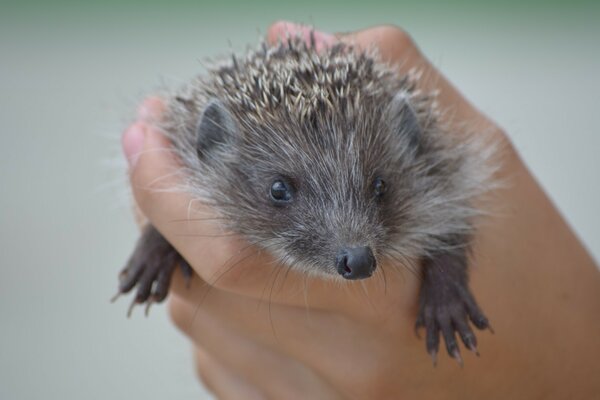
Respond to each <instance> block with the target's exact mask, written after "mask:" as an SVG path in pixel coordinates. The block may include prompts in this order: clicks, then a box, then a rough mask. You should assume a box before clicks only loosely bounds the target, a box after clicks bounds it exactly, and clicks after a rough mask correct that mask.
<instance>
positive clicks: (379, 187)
mask: <svg viewBox="0 0 600 400" xmlns="http://www.w3.org/2000/svg"><path fill="white" fill-rule="evenodd" d="M373 189H374V190H375V196H377V197H381V196H383V195H384V194H385V192H386V190H387V186H386V184H385V181H384V180H383V179H381V178H379V177H377V178H375V181H374V182H373Z"/></svg>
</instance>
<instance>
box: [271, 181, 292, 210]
mask: <svg viewBox="0 0 600 400" xmlns="http://www.w3.org/2000/svg"><path fill="white" fill-rule="evenodd" d="M271 199H272V200H273V201H274V202H275V203H276V204H278V203H288V202H290V201H291V200H292V189H291V187H290V185H288V184H287V183H286V182H284V181H282V180H280V179H278V180H276V181H275V182H273V183H272V184H271Z"/></svg>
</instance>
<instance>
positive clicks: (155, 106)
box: [137, 97, 164, 121]
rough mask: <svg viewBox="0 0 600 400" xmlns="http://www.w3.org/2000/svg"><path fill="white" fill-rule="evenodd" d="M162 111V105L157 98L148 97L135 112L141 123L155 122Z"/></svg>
mask: <svg viewBox="0 0 600 400" xmlns="http://www.w3.org/2000/svg"><path fill="white" fill-rule="evenodd" d="M163 110H164V103H163V101H162V100H161V99H160V98H159V97H148V98H147V99H146V100H144V102H143V103H142V104H141V105H140V107H139V108H138V111H137V115H138V118H139V119H141V120H142V121H155V120H157V119H158V118H159V117H160V114H161V113H162V111H163Z"/></svg>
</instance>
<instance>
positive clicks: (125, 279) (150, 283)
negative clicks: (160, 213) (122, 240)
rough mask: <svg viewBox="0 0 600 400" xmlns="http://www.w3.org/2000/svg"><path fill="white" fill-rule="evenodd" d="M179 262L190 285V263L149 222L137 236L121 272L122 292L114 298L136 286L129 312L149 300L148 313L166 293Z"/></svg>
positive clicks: (128, 313)
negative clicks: (130, 254)
mask: <svg viewBox="0 0 600 400" xmlns="http://www.w3.org/2000/svg"><path fill="white" fill-rule="evenodd" d="M177 264H179V265H180V267H181V269H182V272H183V275H184V277H185V279H186V282H188V285H189V281H190V279H191V277H192V269H191V267H190V266H189V264H188V263H187V262H186V261H185V260H183V258H182V257H181V256H180V255H179V253H177V250H175V249H174V248H173V246H171V245H170V244H169V243H168V242H167V241H166V240H165V239H164V238H163V237H162V235H161V234H160V233H159V232H158V231H157V230H156V229H154V227H152V226H150V225H149V226H148V227H147V228H146V229H145V230H144V232H143V234H142V236H141V237H140V239H139V240H138V243H137V245H136V248H135V251H134V252H133V254H132V256H131V257H130V259H129V262H128V264H127V267H125V268H124V269H123V270H122V271H121V273H120V275H119V292H118V293H117V295H115V296H114V297H113V299H112V301H114V300H116V299H117V298H118V297H119V295H120V294H122V293H128V292H129V291H130V290H132V289H133V288H134V287H136V288H137V291H136V293H135V296H134V298H133V301H132V303H131V304H130V306H129V309H128V311H127V316H128V317H129V316H131V314H132V312H133V309H134V307H135V306H136V304H143V303H146V308H145V314H146V315H148V312H149V310H150V306H151V305H152V303H159V302H161V301H163V300H164V299H165V298H166V297H167V294H168V292H169V286H170V283H171V277H172V275H173V270H174V269H175V267H176V266H177Z"/></svg>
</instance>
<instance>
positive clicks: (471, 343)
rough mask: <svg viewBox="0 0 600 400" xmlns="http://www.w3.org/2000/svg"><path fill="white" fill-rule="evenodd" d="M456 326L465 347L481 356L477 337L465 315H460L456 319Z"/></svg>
mask: <svg viewBox="0 0 600 400" xmlns="http://www.w3.org/2000/svg"><path fill="white" fill-rule="evenodd" d="M454 328H455V329H456V331H457V332H458V334H459V335H460V338H461V340H462V342H463V343H464V344H465V347H466V348H467V349H469V350H471V351H472V352H473V353H475V354H477V355H478V356H479V352H478V351H477V338H476V337H475V334H474V333H473V331H472V330H471V327H469V324H468V323H467V321H466V319H465V318H464V316H459V317H457V318H456V319H455V320H454Z"/></svg>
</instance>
